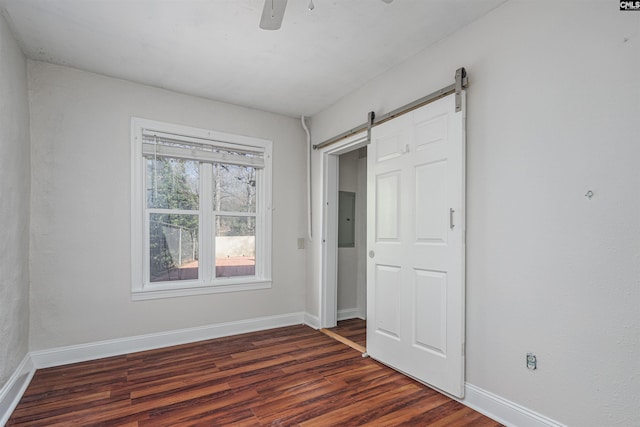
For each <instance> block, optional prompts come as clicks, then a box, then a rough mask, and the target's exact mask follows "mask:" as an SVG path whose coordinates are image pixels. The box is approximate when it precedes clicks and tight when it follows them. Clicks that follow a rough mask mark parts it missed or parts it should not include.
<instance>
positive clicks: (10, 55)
mask: <svg viewBox="0 0 640 427" xmlns="http://www.w3.org/2000/svg"><path fill="white" fill-rule="evenodd" d="M29 159H30V149H29V104H28V98H27V65H26V61H25V58H24V56H23V55H22V52H21V51H20V48H19V47H18V45H17V43H16V41H15V40H14V38H13V36H12V35H11V32H10V30H9V26H8V25H7V23H6V21H5V20H4V17H3V16H2V15H0V343H1V344H0V389H2V387H3V386H4V385H5V383H6V382H7V380H8V379H9V377H11V375H12V374H13V373H14V371H15V370H16V368H17V367H18V365H19V364H20V362H21V361H22V360H23V358H24V357H25V355H26V354H27V351H28V344H29V162H30V160H29ZM0 415H1V414H0Z"/></svg>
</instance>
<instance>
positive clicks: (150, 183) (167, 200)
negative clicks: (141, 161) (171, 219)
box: [146, 157, 200, 210]
mask: <svg viewBox="0 0 640 427" xmlns="http://www.w3.org/2000/svg"><path fill="white" fill-rule="evenodd" d="M146 164H147V169H146V174H147V176H146V189H147V207H148V208H159V209H185V210H197V209H198V204H199V196H198V195H199V185H200V177H199V176H200V174H199V164H198V162H197V161H195V160H183V159H174V158H171V157H157V158H155V157H146Z"/></svg>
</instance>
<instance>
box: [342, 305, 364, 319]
mask: <svg viewBox="0 0 640 427" xmlns="http://www.w3.org/2000/svg"><path fill="white" fill-rule="evenodd" d="M355 318H360V313H359V312H358V309H357V308H346V309H344V310H338V321H340V320H349V319H355Z"/></svg>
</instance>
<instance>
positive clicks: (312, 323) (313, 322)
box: [304, 313, 320, 329]
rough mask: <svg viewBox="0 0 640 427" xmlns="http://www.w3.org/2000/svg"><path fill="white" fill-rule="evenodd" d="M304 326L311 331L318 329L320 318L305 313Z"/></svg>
mask: <svg viewBox="0 0 640 427" xmlns="http://www.w3.org/2000/svg"><path fill="white" fill-rule="evenodd" d="M304 324H305V325H307V326H309V327H311V328H313V329H320V318H319V317H318V316H314V315H313V314H309V313H305V314H304Z"/></svg>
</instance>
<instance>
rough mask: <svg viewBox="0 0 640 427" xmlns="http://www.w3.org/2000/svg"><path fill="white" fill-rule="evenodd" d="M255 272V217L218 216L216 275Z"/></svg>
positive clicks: (253, 273)
mask: <svg viewBox="0 0 640 427" xmlns="http://www.w3.org/2000/svg"><path fill="white" fill-rule="evenodd" d="M255 274H256V219H255V217H243V216H218V217H216V277H235V276H255Z"/></svg>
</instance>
